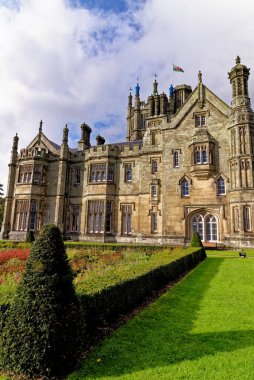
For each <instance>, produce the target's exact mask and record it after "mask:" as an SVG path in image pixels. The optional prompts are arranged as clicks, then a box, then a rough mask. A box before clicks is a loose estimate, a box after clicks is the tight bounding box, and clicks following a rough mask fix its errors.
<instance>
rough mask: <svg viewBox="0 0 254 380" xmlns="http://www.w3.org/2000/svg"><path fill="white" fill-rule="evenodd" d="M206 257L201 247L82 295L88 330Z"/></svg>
mask: <svg viewBox="0 0 254 380" xmlns="http://www.w3.org/2000/svg"><path fill="white" fill-rule="evenodd" d="M125 247H126V246H125ZM205 258H206V253H205V250H204V249H203V248H200V249H198V250H196V251H195V252H193V253H190V254H188V255H186V256H183V257H180V258H179V259H177V260H175V261H173V262H170V263H169V264H166V265H161V266H159V267H157V268H155V269H153V270H150V271H149V272H146V273H144V274H142V275H140V276H137V277H135V278H132V279H128V280H125V281H122V282H119V283H117V284H115V285H113V286H108V287H106V288H104V289H103V290H102V291H100V292H97V293H94V294H80V295H79V297H80V300H81V302H82V304H83V308H84V310H85V313H86V317H85V318H86V323H87V331H91V334H92V331H93V330H94V329H95V328H96V327H97V326H99V325H101V324H103V323H105V322H110V321H113V320H114V319H116V318H117V317H118V316H119V315H120V314H124V313H127V312H129V311H130V310H131V309H133V308H134V307H135V306H137V305H139V304H141V303H142V302H143V301H144V300H145V298H146V297H148V296H149V295H151V294H152V292H153V291H155V290H158V289H160V288H161V287H162V286H163V285H165V284H167V283H169V282H170V281H175V280H176V279H177V278H179V276H181V275H182V274H184V273H186V272H187V271H189V270H191V269H192V268H194V267H195V266H196V265H197V264H198V263H200V262H201V261H202V260H204V259H205ZM7 308H8V305H6V306H5V305H3V306H2V307H1V308H0V328H1V324H3V322H4V314H5V311H6V309H7Z"/></svg>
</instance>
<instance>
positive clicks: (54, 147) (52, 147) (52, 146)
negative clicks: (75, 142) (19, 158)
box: [26, 131, 61, 155]
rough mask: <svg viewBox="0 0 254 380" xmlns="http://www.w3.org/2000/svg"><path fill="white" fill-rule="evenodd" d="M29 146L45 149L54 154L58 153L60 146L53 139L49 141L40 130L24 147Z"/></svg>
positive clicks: (29, 147)
mask: <svg viewBox="0 0 254 380" xmlns="http://www.w3.org/2000/svg"><path fill="white" fill-rule="evenodd" d="M31 148H38V149H46V150H47V151H48V152H50V153H52V154H54V155H59V154H60V148H61V147H60V145H58V144H56V143H54V142H53V141H50V140H49V139H48V138H47V137H46V136H45V135H44V133H43V132H42V131H39V133H38V134H37V136H36V137H35V138H34V139H33V140H32V141H31V142H30V144H29V145H28V146H27V148H26V149H31Z"/></svg>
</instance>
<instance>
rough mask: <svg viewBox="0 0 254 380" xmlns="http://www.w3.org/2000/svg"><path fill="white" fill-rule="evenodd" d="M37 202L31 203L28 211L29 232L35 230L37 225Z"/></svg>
mask: <svg viewBox="0 0 254 380" xmlns="http://www.w3.org/2000/svg"><path fill="white" fill-rule="evenodd" d="M37 207H38V205H37V201H31V207H30V209H31V211H30V223H29V229H30V230H36V223H37Z"/></svg>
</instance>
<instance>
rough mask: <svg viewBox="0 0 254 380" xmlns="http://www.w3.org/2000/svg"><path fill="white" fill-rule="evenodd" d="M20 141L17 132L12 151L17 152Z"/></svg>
mask: <svg viewBox="0 0 254 380" xmlns="http://www.w3.org/2000/svg"><path fill="white" fill-rule="evenodd" d="M18 142H19V138H18V134H17V133H16V135H15V136H14V137H13V144H12V151H13V152H17V150H18Z"/></svg>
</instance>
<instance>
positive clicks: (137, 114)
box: [133, 83, 141, 140]
mask: <svg viewBox="0 0 254 380" xmlns="http://www.w3.org/2000/svg"><path fill="white" fill-rule="evenodd" d="M139 91H140V86H139V84H138V83H137V85H136V87H135V92H136V93H135V103H134V127H133V140H138V139H139V138H140V117H141V112H140V97H139Z"/></svg>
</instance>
